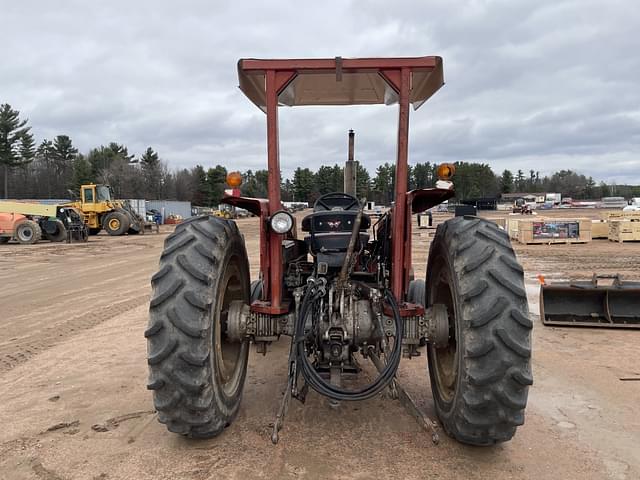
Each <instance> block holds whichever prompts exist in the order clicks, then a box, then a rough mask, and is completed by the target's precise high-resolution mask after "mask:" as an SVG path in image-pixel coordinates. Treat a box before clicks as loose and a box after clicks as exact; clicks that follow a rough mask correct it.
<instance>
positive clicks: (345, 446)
mask: <svg viewBox="0 0 640 480" xmlns="http://www.w3.org/2000/svg"><path fill="white" fill-rule="evenodd" d="M562 213H563V214H564V212H562ZM585 214H586V215H595V214H596V212H594V211H591V212H588V211H587V212H586V213H585ZM239 224H240V226H241V229H242V230H243V232H244V233H245V236H246V240H247V247H248V251H249V254H250V256H251V261H252V264H253V271H252V275H254V276H255V274H256V273H257V272H256V268H255V267H256V266H257V263H258V262H257V260H258V258H257V257H258V254H257V220H256V219H246V220H240V221H239ZM168 232H169V229H168V228H165V229H164V230H163V231H162V232H161V234H160V235H145V236H138V237H122V238H112V237H107V236H103V235H100V236H98V237H92V238H91V239H90V241H89V243H87V244H78V245H52V244H48V243H46V242H43V243H41V244H39V245H35V246H21V245H2V246H0V284H1V285H2V287H3V288H2V290H1V291H0V331H2V335H1V336H0V399H1V403H0V426H1V428H0V478H2V479H45V480H59V479H125V478H126V479H147V478H148V479H151V478H153V479H164V478H167V479H169V478H170V479H183V478H184V479H208V478H239V479H246V478H352V479H368V478H439V479H454V478H455V479H457V478H478V479H486V478H495V479H511V478H513V479H521V478H527V479H529V478H531V479H533V478H535V479H547V478H549V479H551V478H554V479H556V478H562V479H574V478H575V479H581V480H586V479H603V478H612V479H636V478H640V448H639V447H638V445H640V420H639V419H640V402H639V401H638V400H639V399H640V381H627V382H623V381H620V380H619V378H620V377H634V376H635V377H640V348H639V345H640V331H626V332H621V331H607V330H576V329H561V328H545V327H543V326H542V325H541V324H540V323H539V321H538V319H537V313H538V307H537V302H538V298H537V285H536V275H537V274H538V273H542V274H544V275H546V276H547V278H569V277H572V276H581V275H590V274H591V273H592V272H593V271H598V272H600V273H615V272H620V273H622V274H624V275H626V276H627V277H628V278H636V279H639V280H640V244H638V243H635V244H622V245H620V244H616V243H612V242H608V241H606V240H598V241H594V242H592V243H590V244H585V245H552V246H547V245H540V246H522V245H518V246H516V249H517V252H518V255H519V257H520V260H521V262H522V263H523V265H524V267H525V272H526V281H527V287H528V292H529V295H530V298H529V300H530V305H531V311H532V316H533V317H534V319H535V320H536V321H535V327H534V331H533V336H534V339H533V341H534V356H533V368H534V379H535V384H534V386H533V387H532V389H531V391H530V397H529V407H528V410H527V418H526V424H525V425H524V427H522V428H520V429H519V431H518V434H517V435H516V437H515V438H514V440H513V441H511V442H509V443H507V444H504V445H501V446H498V447H494V448H489V449H486V448H471V447H466V446H462V445H459V444H457V443H456V442H454V441H452V440H450V439H448V438H447V437H446V436H445V435H444V434H442V435H441V438H442V441H441V443H440V445H437V446H436V445H433V444H432V443H431V441H430V437H429V436H428V435H427V434H426V433H424V432H423V431H422V430H420V428H419V427H418V426H417V424H416V423H415V422H414V421H413V419H412V418H411V417H410V416H409V415H408V414H406V413H405V411H404V410H403V409H402V408H401V406H400V405H399V404H398V403H397V402H395V401H393V400H391V399H389V398H386V397H385V396H379V397H377V398H374V399H372V400H369V401H366V402H362V403H353V404H343V405H342V406H341V407H340V408H339V409H337V410H334V409H331V408H330V407H329V406H328V404H327V401H326V400H324V399H322V398H320V397H319V396H318V395H315V394H310V396H309V398H308V401H307V404H306V405H304V406H302V405H300V404H299V403H297V402H294V403H292V406H291V409H290V412H289V416H288V418H287V421H286V424H285V428H284V430H283V431H282V440H281V442H280V444H279V445H278V446H273V445H272V444H271V443H270V441H269V428H268V425H269V423H270V422H272V421H273V418H274V415H275V411H276V409H277V406H278V401H279V398H280V395H281V392H282V390H283V386H284V383H285V374H286V372H285V363H286V362H285V361H286V358H285V356H286V349H287V340H288V339H283V340H282V341H281V342H280V343H279V344H277V345H274V346H273V348H272V349H271V352H270V353H269V355H267V356H266V357H262V356H257V355H255V353H253V352H252V354H251V359H250V372H249V374H248V381H247V384H246V386H245V391H244V399H243V406H242V408H241V412H240V414H239V416H238V418H237V419H236V421H235V423H233V425H232V426H231V427H229V428H228V429H227V431H226V432H225V433H224V434H223V435H222V436H220V437H219V438H217V439H213V440H208V441H189V440H186V439H183V438H180V437H177V436H176V435H173V434H170V433H168V432H167V431H166V429H165V428H164V426H163V425H160V424H159V423H158V422H157V421H156V418H155V414H154V412H153V410H152V408H153V407H152V402H151V395H150V393H149V392H148V391H147V390H146V389H145V385H146V375H147V366H146V360H145V356H146V344H145V339H144V338H143V335H142V333H143V331H144V329H145V327H146V323H147V302H148V299H149V293H150V286H149V278H150V276H151V274H152V273H153V272H154V270H155V269H156V267H157V262H158V257H159V254H160V251H161V248H162V242H163V240H164V238H165V236H166V235H167V233H168ZM414 237H415V254H414V264H415V266H416V275H419V276H422V275H424V264H425V259H426V253H427V251H428V243H429V240H430V237H429V233H428V231H427V230H417V229H416V230H414ZM400 379H401V382H402V383H403V384H404V385H405V386H406V388H407V389H408V390H409V391H410V393H412V394H413V396H414V397H415V398H416V399H417V400H418V402H419V404H420V405H421V406H422V407H423V409H424V410H425V411H426V412H427V413H428V414H430V415H433V414H434V412H433V408H432V400H431V392H430V389H429V386H428V377H427V373H426V360H425V358H424V356H422V357H418V358H414V359H412V360H411V361H408V360H404V361H403V364H402V365H401V371H400Z"/></svg>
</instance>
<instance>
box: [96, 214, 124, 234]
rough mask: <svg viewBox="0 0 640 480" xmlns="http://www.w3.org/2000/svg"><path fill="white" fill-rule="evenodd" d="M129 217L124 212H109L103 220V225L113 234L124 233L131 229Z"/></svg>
mask: <svg viewBox="0 0 640 480" xmlns="http://www.w3.org/2000/svg"><path fill="white" fill-rule="evenodd" d="M129 223H130V222H129V217H128V216H127V215H126V214H125V213H123V212H118V211H116V212H111V213H108V214H107V215H106V216H105V217H104V220H103V223H102V227H103V228H104V230H105V231H106V232H107V233H108V234H109V235H111V236H114V237H117V236H119V235H124V234H125V233H126V232H127V230H129Z"/></svg>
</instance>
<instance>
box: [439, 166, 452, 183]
mask: <svg viewBox="0 0 640 480" xmlns="http://www.w3.org/2000/svg"><path fill="white" fill-rule="evenodd" d="M455 173H456V167H454V166H453V165H452V164H450V163H441V164H440V165H438V179H439V180H451V177H453V175H454V174H455Z"/></svg>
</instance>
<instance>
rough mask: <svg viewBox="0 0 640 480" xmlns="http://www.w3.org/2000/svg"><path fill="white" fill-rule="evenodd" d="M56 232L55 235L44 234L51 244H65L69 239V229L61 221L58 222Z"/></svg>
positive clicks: (56, 222)
mask: <svg viewBox="0 0 640 480" xmlns="http://www.w3.org/2000/svg"><path fill="white" fill-rule="evenodd" d="M55 224H56V230H55V232H53V233H47V232H43V233H44V236H45V237H46V238H47V240H49V241H50V242H64V241H65V240H66V239H67V228H66V227H65V226H64V223H62V221H61V220H56V221H55Z"/></svg>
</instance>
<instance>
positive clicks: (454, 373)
mask: <svg viewBox="0 0 640 480" xmlns="http://www.w3.org/2000/svg"><path fill="white" fill-rule="evenodd" d="M433 278H434V279H435V282H434V284H433V285H432V286H431V288H430V294H429V295H430V302H429V303H430V305H434V304H436V303H440V304H443V305H445V306H446V307H447V314H448V317H449V343H448V344H447V345H446V346H443V347H440V348H438V347H435V346H432V347H431V357H432V359H433V362H432V366H433V370H434V372H433V373H434V375H433V376H434V379H435V382H436V385H437V387H438V392H439V395H440V397H441V398H442V400H443V401H444V402H445V403H451V402H452V400H453V397H454V395H455V392H456V384H457V381H458V355H459V351H458V337H457V334H456V313H455V304H454V301H453V295H452V293H451V283H452V282H451V279H450V277H449V275H448V273H447V269H446V265H445V262H444V261H443V260H440V262H438V264H437V266H436V268H435V271H434V276H433Z"/></svg>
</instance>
